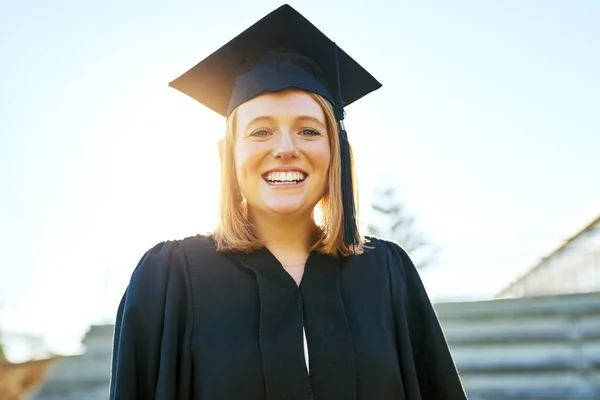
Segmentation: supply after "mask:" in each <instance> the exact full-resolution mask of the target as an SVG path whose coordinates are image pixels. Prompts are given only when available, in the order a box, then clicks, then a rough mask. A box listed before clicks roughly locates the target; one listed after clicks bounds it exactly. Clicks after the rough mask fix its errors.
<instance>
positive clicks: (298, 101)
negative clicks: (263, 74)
mask: <svg viewBox="0 0 600 400" xmlns="http://www.w3.org/2000/svg"><path fill="white" fill-rule="evenodd" d="M300 116H302V117H307V116H308V117H312V118H315V119H317V120H319V121H321V122H322V123H323V124H325V113H324V112H323V109H322V108H321V105H320V104H319V103H318V102H317V101H316V100H315V99H314V98H313V97H312V95H310V94H309V93H307V92H305V91H302V90H296V89H292V90H285V91H282V92H276V93H264V94H261V95H260V96H257V97H255V98H253V99H251V100H248V101H247V102H245V103H244V104H242V105H240V106H239V107H238V109H237V121H238V124H239V126H240V127H243V126H245V125H246V124H247V123H249V122H250V121H252V120H253V119H256V118H260V117H271V118H277V119H295V118H297V117H300Z"/></svg>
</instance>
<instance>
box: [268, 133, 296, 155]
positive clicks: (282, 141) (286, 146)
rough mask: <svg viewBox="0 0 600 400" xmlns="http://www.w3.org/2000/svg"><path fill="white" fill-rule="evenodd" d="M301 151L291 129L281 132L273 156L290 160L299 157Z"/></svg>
mask: <svg viewBox="0 0 600 400" xmlns="http://www.w3.org/2000/svg"><path fill="white" fill-rule="evenodd" d="M299 155H300V151H299V150H298V147H297V146H296V142H295V140H294V137H293V134H292V133H291V132H289V131H284V132H281V134H280V135H279V141H278V143H277V145H276V146H275V148H274V149H273V157H275V158H281V159H282V160H290V159H294V158H296V157H298V156H299Z"/></svg>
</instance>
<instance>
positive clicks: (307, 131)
mask: <svg viewBox="0 0 600 400" xmlns="http://www.w3.org/2000/svg"><path fill="white" fill-rule="evenodd" d="M300 133H301V134H302V135H303V136H321V133H320V132H319V131H317V130H315V129H312V128H306V129H302V131H300Z"/></svg>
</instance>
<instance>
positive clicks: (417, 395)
mask: <svg viewBox="0 0 600 400" xmlns="http://www.w3.org/2000/svg"><path fill="white" fill-rule="evenodd" d="M387 245H388V260H389V264H390V265H389V267H390V269H391V271H390V273H391V277H392V287H393V306H394V318H395V324H396V335H397V338H396V342H397V345H398V352H399V355H398V356H399V360H400V363H401V367H402V370H403V371H405V372H404V373H405V374H407V375H408V376H404V377H403V378H404V380H405V382H406V383H408V385H407V387H406V389H408V391H410V392H412V393H410V394H409V396H408V397H409V398H411V399H413V398H414V399H422V400H463V399H466V398H467V396H466V394H465V391H464V388H463V386H462V382H461V379H460V376H459V374H458V371H457V369H456V366H455V363H454V360H453V358H452V355H451V353H450V349H449V347H448V344H447V341H446V338H445V336H444V333H443V331H442V327H441V325H440V323H439V320H438V317H437V314H436V312H435V310H434V308H433V305H432V303H431V301H430V300H429V297H428V295H427V292H426V291H425V287H424V286H423V283H422V281H421V278H420V277H419V274H418V272H417V269H416V268H415V266H414V264H413V262H412V261H411V259H410V257H409V256H408V254H406V252H405V251H404V250H403V249H402V248H401V247H400V246H398V245H396V244H393V243H389V242H388V243H387Z"/></svg>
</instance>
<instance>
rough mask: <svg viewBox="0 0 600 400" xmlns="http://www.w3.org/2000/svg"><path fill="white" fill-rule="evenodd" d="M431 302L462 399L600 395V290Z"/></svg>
mask: <svg viewBox="0 0 600 400" xmlns="http://www.w3.org/2000/svg"><path fill="white" fill-rule="evenodd" d="M436 310H437V312H438V316H439V318H440V321H441V323H442V326H443V328H444V332H445V333H446V337H447V339H448V343H449V345H450V348H451V351H452V354H453V355H454V359H455V361H456V364H457V367H458V369H459V371H460V373H461V377H462V379H463V383H464V386H465V388H466V390H467V394H468V396H469V399H471V400H505V399H506V400H508V399H515V400H516V399H519V400H528V399H531V400H533V399H536V400H542V399H556V400H558V399H560V400H569V399H589V400H592V399H594V400H599V399H600V292H596V293H588V294H577V295H559V296H548V297H537V298H519V299H503V300H492V301H482V302H469V303H444V304H438V305H436Z"/></svg>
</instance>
